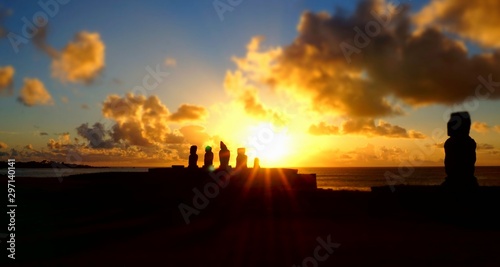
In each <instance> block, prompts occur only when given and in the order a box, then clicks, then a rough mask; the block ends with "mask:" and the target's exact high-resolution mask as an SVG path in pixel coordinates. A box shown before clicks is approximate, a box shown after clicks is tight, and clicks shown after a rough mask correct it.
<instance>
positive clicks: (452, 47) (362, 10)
mask: <svg viewBox="0 0 500 267" xmlns="http://www.w3.org/2000/svg"><path fill="white" fill-rule="evenodd" d="M475 4H476V3H474V5H475ZM469 5H472V3H471V4H469ZM477 5H480V4H477ZM408 11H409V9H408V7H407V6H404V5H400V6H397V7H394V6H393V5H390V4H387V3H386V2H385V1H380V0H373V1H369V0H368V1H361V2H359V5H358V7H357V9H356V10H355V11H354V13H353V14H351V15H344V14H335V15H333V16H332V15H329V14H327V13H325V12H320V13H312V12H309V11H306V12H304V13H303V14H302V16H301V18H300V22H299V25H298V27H297V29H298V35H297V36H296V38H295V39H294V40H293V42H292V43H291V44H289V45H287V46H284V47H281V48H280V49H276V48H271V49H267V50H261V49H259V42H258V41H257V42H255V40H252V41H251V43H250V44H251V45H249V48H248V53H247V56H246V57H245V58H242V59H241V58H240V59H236V63H237V65H238V70H237V71H240V72H241V73H242V74H241V75H242V78H241V80H243V81H245V83H243V84H250V83H254V84H257V85H256V86H253V87H252V88H266V87H271V88H273V89H276V90H283V91H286V92H288V93H290V94H292V95H294V96H296V97H297V98H298V99H301V100H308V101H309V103H310V106H311V107H312V108H313V109H315V110H317V111H318V112H322V113H325V112H331V113H333V114H337V115H342V116H347V117H351V118H355V117H358V118H370V119H373V118H377V117H383V116H390V115H400V114H402V113H403V111H402V109H401V107H400V106H398V103H401V104H406V105H410V106H422V105H429V104H447V105H450V104H455V103H459V102H462V101H464V100H466V99H467V98H468V97H473V96H476V92H477V90H476V89H477V88H479V89H478V90H479V92H480V94H481V95H482V96H481V97H484V96H487V97H489V98H491V99H498V98H499V97H500V90H498V89H496V88H497V87H498V86H500V51H497V50H494V51H492V52H488V53H479V54H476V55H470V54H469V53H468V51H467V48H466V46H465V45H464V43H463V42H461V41H459V40H456V39H453V38H452V37H451V36H450V35H449V34H446V33H443V32H442V31H440V30H439V29H436V28H424V29H421V30H419V31H416V30H414V27H412V22H411V17H410V15H409V12H408ZM480 21H481V20H478V21H476V22H473V23H480ZM495 27H496V26H495ZM259 50H260V52H259ZM266 57H268V58H266ZM264 59H265V60H264ZM235 73H237V72H235ZM233 75H234V74H233ZM478 76H482V78H478ZM478 86H479V87H478ZM481 86H482V87H481ZM234 87H235V86H234ZM240 87H243V88H245V87H244V86H240ZM256 90H257V89H256ZM261 90H263V89H261ZM240 91H241V90H240Z"/></svg>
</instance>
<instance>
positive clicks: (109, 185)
mask: <svg viewBox="0 0 500 267" xmlns="http://www.w3.org/2000/svg"><path fill="white" fill-rule="evenodd" d="M172 179H173V178H172V177H161V175H151V174H147V173H131V174H126V173H106V174H93V175H82V176H75V177H68V178H65V179H64V181H63V182H62V183H60V182H59V181H58V180H57V179H55V178H54V179H40V178H36V179H30V178H24V179H23V178H18V179H17V180H16V201H17V204H18V207H17V209H16V260H15V265H16V266H294V265H296V266H398V267H400V266H439V267H442V266H500V220H499V219H497V218H496V217H498V213H499V212H500V206H499V205H500V191H499V190H498V188H482V189H481V192H480V193H479V194H478V195H476V196H474V197H471V196H461V197H459V198H457V199H455V198H454V197H453V196H448V195H446V196H445V195H443V193H442V192H440V191H439V188H435V187H426V188H416V187H398V188H396V191H395V192H394V193H391V192H390V191H389V190H386V192H383V191H384V190H381V192H332V191H328V190H317V191H295V190H269V189H268V188H267V189H266V186H265V184H264V186H256V187H252V186H250V183H248V181H245V180H244V179H243V178H241V177H240V178H238V177H234V178H232V180H231V181H230V183H229V185H228V186H226V187H225V188H219V193H218V194H215V193H214V195H216V196H214V197H213V198H211V199H209V203H203V201H200V199H195V200H197V201H198V203H197V204H205V205H206V207H204V208H201V209H197V211H198V212H199V213H198V214H197V215H192V216H190V217H189V219H190V223H189V224H186V222H185V220H184V218H183V216H182V214H181V212H180V210H179V204H181V203H185V204H186V205H189V206H191V207H193V205H194V204H193V197H194V196H195V193H194V192H193V188H198V189H200V191H201V192H203V187H204V185H206V184H207V183H208V182H209V180H205V179H199V180H196V179H194V180H193V181H189V182H183V183H173V182H172V181H173V180H172ZM2 181H3V183H4V186H5V187H4V188H6V185H5V181H6V177H2ZM214 192H215V191H214ZM197 206H198V207H200V205H197ZM202 206H203V205H202ZM4 207H5V206H4ZM193 208H194V207H193ZM4 209H5V208H4ZM3 214H4V216H5V212H4V213H3ZM3 218H5V219H3V220H2V221H3V222H5V223H4V226H2V230H0V232H3V233H5V232H6V229H5V228H6V224H7V222H8V218H7V217H3ZM1 241H2V243H0V245H1V247H2V251H3V252H2V255H1V257H2V262H5V263H7V265H11V264H13V263H14V261H12V260H10V259H8V258H7V251H6V249H5V241H6V239H2V240H1ZM325 243H330V244H331V245H330V246H326V247H327V248H326V249H325ZM332 244H333V245H332ZM2 262H0V264H1V263H2ZM303 263H304V264H305V265H302V264H303ZM316 264H317V265H316ZM2 265H3V266H6V265H5V264H2Z"/></svg>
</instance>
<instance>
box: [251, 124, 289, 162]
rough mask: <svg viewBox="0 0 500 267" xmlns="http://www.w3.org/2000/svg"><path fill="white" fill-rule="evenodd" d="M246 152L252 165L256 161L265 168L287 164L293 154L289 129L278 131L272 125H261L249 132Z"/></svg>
mask: <svg viewBox="0 0 500 267" xmlns="http://www.w3.org/2000/svg"><path fill="white" fill-rule="evenodd" d="M249 133H250V134H249V136H248V139H247V142H246V149H247V150H246V151H247V153H246V154H247V156H248V160H249V163H250V165H253V161H254V159H255V158H256V157H257V158H259V160H260V165H261V166H263V167H277V166H281V165H284V164H286V162H285V161H286V158H287V157H288V156H289V153H290V152H291V149H290V137H289V135H288V131H287V129H278V128H276V127H274V126H272V125H270V124H259V125H258V126H256V127H252V128H251V129H250V131H249Z"/></svg>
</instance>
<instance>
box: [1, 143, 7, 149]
mask: <svg viewBox="0 0 500 267" xmlns="http://www.w3.org/2000/svg"><path fill="white" fill-rule="evenodd" d="M8 147H9V146H8V145H7V144H6V143H4V142H1V141H0V149H3V148H8Z"/></svg>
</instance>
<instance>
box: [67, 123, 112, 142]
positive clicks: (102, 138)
mask: <svg viewBox="0 0 500 267" xmlns="http://www.w3.org/2000/svg"><path fill="white" fill-rule="evenodd" d="M76 132H77V134H78V135H79V136H81V137H83V138H84V139H85V140H87V141H88V146H89V147H91V148H113V147H115V141H116V139H115V140H113V139H111V135H112V134H111V132H110V131H108V130H106V129H105V127H104V125H103V124H102V123H99V122H96V123H94V125H92V127H89V124H88V123H83V124H82V125H80V126H78V127H77V128H76Z"/></svg>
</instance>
